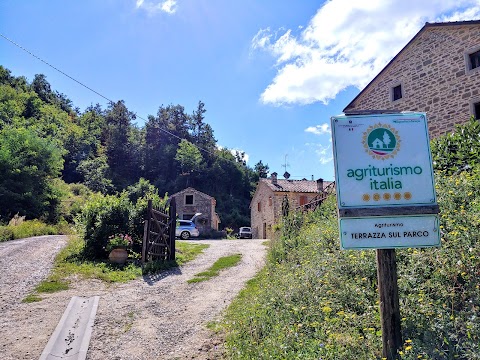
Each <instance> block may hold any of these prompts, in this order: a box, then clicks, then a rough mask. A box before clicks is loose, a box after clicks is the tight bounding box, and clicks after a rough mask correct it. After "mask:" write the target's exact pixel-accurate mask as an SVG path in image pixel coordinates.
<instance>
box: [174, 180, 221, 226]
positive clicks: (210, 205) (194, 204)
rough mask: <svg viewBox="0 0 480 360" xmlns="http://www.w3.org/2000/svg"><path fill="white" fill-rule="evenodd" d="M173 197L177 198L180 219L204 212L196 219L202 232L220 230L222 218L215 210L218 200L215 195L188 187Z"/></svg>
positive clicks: (186, 218)
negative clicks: (219, 225)
mask: <svg viewBox="0 0 480 360" xmlns="http://www.w3.org/2000/svg"><path fill="white" fill-rule="evenodd" d="M171 198H175V203H176V206H177V217H178V218H179V219H182V220H190V219H191V218H192V217H193V216H194V215H195V214H196V213H202V215H199V216H198V217H197V218H196V219H195V224H196V226H197V228H198V230H199V231H200V234H208V233H210V232H211V231H217V230H218V224H219V223H220V218H219V217H218V214H217V213H216V212H215V206H216V204H217V201H216V200H215V198H214V197H212V196H210V195H207V194H205V193H203V192H201V191H198V190H195V189H194V188H192V187H188V188H186V189H185V190H182V191H179V192H177V193H175V194H173V195H172V196H171Z"/></svg>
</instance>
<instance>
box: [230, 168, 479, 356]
mask: <svg viewBox="0 0 480 360" xmlns="http://www.w3.org/2000/svg"><path fill="white" fill-rule="evenodd" d="M436 184H437V185H436V187H437V192H438V202H439V205H440V208H441V214H440V218H441V231H442V245H441V247H440V248H438V249H431V248H430V249H404V250H398V251H397V265H398V275H399V279H398V284H399V291H400V302H401V304H400V307H401V316H402V337H403V339H404V346H403V348H402V349H401V353H400V354H399V355H400V357H401V359H402V360H405V359H408V360H413V359H417V360H418V359H463V360H467V359H468V360H474V359H480V322H479V321H478V308H479V307H480V285H479V284H478V276H480V273H479V269H480V245H479V240H480V193H479V192H478V188H479V187H480V171H479V170H478V169H477V170H475V171H472V172H469V173H467V172H464V173H460V174H458V175H456V176H453V177H450V176H445V175H444V174H441V173H439V174H437V177H436ZM281 229H282V234H281V236H279V237H278V238H276V239H274V240H273V241H272V242H271V248H270V251H269V256H268V264H267V266H266V267H265V269H264V270H263V271H261V272H260V273H259V274H258V276H257V277H256V278H255V279H253V280H251V281H249V282H248V285H247V287H246V288H245V289H244V290H243V291H242V292H241V294H240V295H239V297H238V298H237V299H236V300H235V301H234V302H233V303H232V305H231V306H230V307H229V309H228V310H227V314H226V318H225V321H224V324H223V326H224V329H225V331H226V333H227V336H226V345H227V349H228V353H229V356H230V358H232V359H267V358H271V359H320V358H321V359H322V360H328V359H331V360H333V359H335V360H336V359H359V360H360V359H361V360H363V359H365V360H366V359H380V358H381V329H380V318H379V306H378V293H377V274H376V264H375V251H342V250H340V246H339V240H338V222H337V217H336V206H335V199H334V197H331V198H330V199H329V200H327V202H326V203H324V204H323V206H322V207H321V208H320V209H318V210H317V211H316V212H314V213H308V214H299V213H297V214H292V215H291V216H290V217H289V218H288V219H286V221H284V223H283V224H282V227H281Z"/></svg>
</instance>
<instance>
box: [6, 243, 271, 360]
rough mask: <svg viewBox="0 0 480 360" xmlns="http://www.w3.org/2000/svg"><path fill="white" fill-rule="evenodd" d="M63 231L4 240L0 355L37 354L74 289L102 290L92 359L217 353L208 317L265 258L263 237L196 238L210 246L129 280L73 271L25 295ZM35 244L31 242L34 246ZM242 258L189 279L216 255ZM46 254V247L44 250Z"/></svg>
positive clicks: (91, 292)
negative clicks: (63, 282)
mask: <svg viewBox="0 0 480 360" xmlns="http://www.w3.org/2000/svg"><path fill="white" fill-rule="evenodd" d="M65 241H66V238H65V237H61V236H43V237H37V238H31V239H25V240H17V241H12V242H8V243H1V244H0V270H1V273H0V289H1V290H0V307H1V310H2V317H1V320H0V358H1V359H2V360H7V359H38V357H39V356H40V354H41V352H42V351H43V348H44V347H45V345H46V344H47V342H48V339H49V337H50V335H51V334H52V332H53V331H54V329H55V327H56V326H57V323H58V321H59V320H60V318H61V316H62V314H63V312H64V311H65V308H66V306H67V305H68V302H69V301H70V299H71V297H72V296H75V295H76V296H86V297H89V296H95V295H98V296H100V303H99V308H98V311H97V316H96V319H95V324H94V328H93V333H92V338H91V341H90V347H89V350H88V354H87V359H92V360H93V359H95V360H100V359H102V360H104V359H220V358H222V353H223V351H222V349H223V346H222V341H221V339H219V338H217V337H216V336H215V334H213V333H212V332H211V331H210V330H208V329H207V328H206V325H207V323H208V322H210V321H214V320H215V319H218V318H219V317H220V316H221V313H222V311H223V310H224V309H225V308H226V307H227V305H228V304H229V303H230V302H231V300H232V299H233V298H234V297H235V296H236V295H237V294H238V292H239V291H240V290H241V289H242V288H243V287H244V285H245V282H246V281H247V280H248V279H250V278H252V277H253V276H254V275H255V274H256V272H257V271H258V270H260V269H261V268H262V267H263V265H264V258H265V252H266V247H265V246H264V245H262V244H263V241H264V240H194V242H196V243H205V244H209V245H210V247H209V248H208V249H206V250H205V251H204V253H203V254H202V255H200V256H198V257H197V258H196V259H195V260H194V261H191V262H189V263H187V264H185V266H182V267H180V268H176V269H173V270H171V271H168V272H164V273H162V274H159V275H155V276H149V277H144V278H142V279H138V280H134V281H131V282H129V283H127V284H120V285H119V284H114V285H109V284H105V283H103V282H101V281H98V280H77V279H71V280H72V283H71V288H70V289H69V290H66V291H61V292H58V293H54V294H42V298H43V300H42V301H40V302H36V303H30V304H24V303H22V302H21V300H22V299H23V298H24V297H25V296H26V295H27V294H28V293H29V292H30V291H31V290H32V289H33V288H34V287H35V285H36V284H37V283H38V281H40V280H42V279H43V278H45V277H46V275H47V274H48V270H49V269H50V267H51V262H52V260H53V257H54V253H56V251H58V249H59V248H61V246H63V244H64V243H65ZM31 245H33V246H31ZM236 253H241V254H242V260H241V262H240V263H239V264H238V265H237V266H235V267H233V268H230V269H226V270H224V271H222V272H221V273H220V275H219V276H218V277H214V278H212V279H210V280H208V281H205V282H201V283H193V284H188V283H187V280H189V279H191V278H193V276H194V275H195V274H196V273H198V272H201V271H204V270H206V269H208V268H209V267H210V266H211V265H212V264H213V263H214V262H215V261H216V260H217V259H218V258H220V257H222V256H228V255H232V254H236ZM46 254H48V255H46Z"/></svg>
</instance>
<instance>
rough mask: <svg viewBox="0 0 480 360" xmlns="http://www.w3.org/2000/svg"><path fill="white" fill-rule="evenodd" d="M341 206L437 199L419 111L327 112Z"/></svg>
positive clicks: (424, 202)
mask: <svg viewBox="0 0 480 360" xmlns="http://www.w3.org/2000/svg"><path fill="white" fill-rule="evenodd" d="M331 121H332V138H333V151H334V160H335V181H336V188H337V201H338V207H339V208H340V209H342V208H343V209H346V208H359V207H360V208H365V207H375V206H410V205H433V204H435V203H436V196H435V186H434V181H433V169H432V160H431V155H430V140H429V137H428V127H427V119H426V116H425V114H424V113H400V114H380V115H361V116H360V115H356V116H335V117H332V119H331Z"/></svg>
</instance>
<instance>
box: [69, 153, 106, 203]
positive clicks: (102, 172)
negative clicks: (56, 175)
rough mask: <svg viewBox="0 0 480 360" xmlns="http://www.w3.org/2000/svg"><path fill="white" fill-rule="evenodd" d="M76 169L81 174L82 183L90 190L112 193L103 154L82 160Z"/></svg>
mask: <svg viewBox="0 0 480 360" xmlns="http://www.w3.org/2000/svg"><path fill="white" fill-rule="evenodd" d="M77 170H78V172H79V173H80V174H81V175H82V176H83V183H84V184H85V185H86V186H87V187H88V188H89V189H90V190H93V191H98V192H101V193H102V194H110V193H113V190H114V186H113V184H112V180H110V179H109V167H108V164H107V158H106V157H105V156H104V155H103V156H97V157H94V158H92V159H85V160H82V161H81V162H80V164H79V165H78V168H77Z"/></svg>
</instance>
